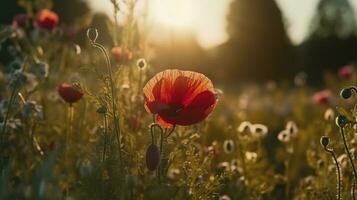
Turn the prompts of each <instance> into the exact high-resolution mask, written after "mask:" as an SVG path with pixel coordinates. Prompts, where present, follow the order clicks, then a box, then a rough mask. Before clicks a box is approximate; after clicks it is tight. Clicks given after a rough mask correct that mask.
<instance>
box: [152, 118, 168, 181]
mask: <svg viewBox="0 0 357 200" xmlns="http://www.w3.org/2000/svg"><path fill="white" fill-rule="evenodd" d="M155 127H158V128H159V129H160V146H159V149H160V164H159V168H158V169H157V177H158V181H159V183H161V175H162V160H163V156H164V139H165V134H164V130H163V129H162V127H161V126H160V125H159V124H157V123H152V124H151V125H150V132H151V142H152V144H154V128H155Z"/></svg>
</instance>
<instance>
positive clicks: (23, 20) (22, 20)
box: [12, 14, 29, 28]
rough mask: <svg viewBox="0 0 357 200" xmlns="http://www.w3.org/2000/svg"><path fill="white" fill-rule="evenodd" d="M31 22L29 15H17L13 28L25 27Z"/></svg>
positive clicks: (13, 21) (13, 20)
mask: <svg viewBox="0 0 357 200" xmlns="http://www.w3.org/2000/svg"><path fill="white" fill-rule="evenodd" d="M28 20H29V17H28V15H27V14H17V15H15V17H14V18H13V19H12V26H13V27H14V28H17V27H25V26H26V24H27V22H28Z"/></svg>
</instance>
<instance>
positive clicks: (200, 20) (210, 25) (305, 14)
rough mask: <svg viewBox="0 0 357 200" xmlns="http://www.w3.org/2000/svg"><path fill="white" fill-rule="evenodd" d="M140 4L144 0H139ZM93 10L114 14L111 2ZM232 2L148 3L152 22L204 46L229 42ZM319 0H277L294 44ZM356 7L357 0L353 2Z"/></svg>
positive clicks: (95, 3) (104, 0)
mask: <svg viewBox="0 0 357 200" xmlns="http://www.w3.org/2000/svg"><path fill="white" fill-rule="evenodd" d="M138 1H139V2H140V1H141V2H142V1H144V0H138ZM90 2H91V6H92V8H93V9H94V10H98V11H105V12H106V13H111V11H112V8H111V4H110V0H90ZM230 2H231V0H149V3H150V4H149V5H150V13H151V20H152V21H153V22H154V23H156V24H163V25H168V26H173V27H174V28H175V29H182V30H187V31H191V32H193V33H194V34H195V35H196V36H197V39H198V41H199V43H200V44H201V45H202V46H204V47H207V48H209V47H212V46H215V45H217V44H220V43H222V42H224V41H225V40H226V39H227V35H226V32H225V28H226V21H225V19H226V15H227V11H228V8H229V3H230ZM317 2H318V0H277V3H278V5H279V6H280V8H281V10H282V11H283V15H284V18H285V19H286V24H287V29H288V33H289V34H290V37H291V39H292V41H293V42H294V43H299V42H301V41H302V40H303V39H304V36H305V33H306V32H307V29H308V25H309V22H310V19H311V17H312V15H313V11H314V10H315V8H316V4H317ZM350 2H351V3H352V4H353V5H354V8H357V0H350Z"/></svg>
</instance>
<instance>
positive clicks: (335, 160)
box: [324, 145, 341, 200]
mask: <svg viewBox="0 0 357 200" xmlns="http://www.w3.org/2000/svg"><path fill="white" fill-rule="evenodd" d="M324 150H325V151H326V152H327V153H329V154H331V156H332V159H333V161H334V163H335V166H336V175H337V184H336V190H337V196H336V197H337V200H340V199H341V169H340V166H339V165H338V161H337V157H336V154H335V152H334V151H333V149H328V148H327V145H326V146H324Z"/></svg>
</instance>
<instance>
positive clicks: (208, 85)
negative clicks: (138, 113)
mask: <svg viewBox="0 0 357 200" xmlns="http://www.w3.org/2000/svg"><path fill="white" fill-rule="evenodd" d="M144 97H145V109H146V110H147V111H148V112H151V113H153V114H157V122H158V123H159V124H160V125H162V126H164V127H168V126H172V125H176V124H177V125H182V126H189V125H192V124H195V123H198V122H200V121H202V120H204V119H205V118H206V117H207V116H208V115H209V114H210V113H211V112H212V110H213V109H214V107H215V105H216V103H217V99H216V95H215V92H214V88H213V84H212V82H211V80H209V79H208V78H207V77H206V76H205V75H203V74H200V73H197V72H191V71H181V70H165V71H163V72H160V73H158V74H157V75H155V76H154V77H153V78H152V79H151V80H150V81H149V82H148V83H147V84H146V85H145V87H144Z"/></svg>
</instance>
